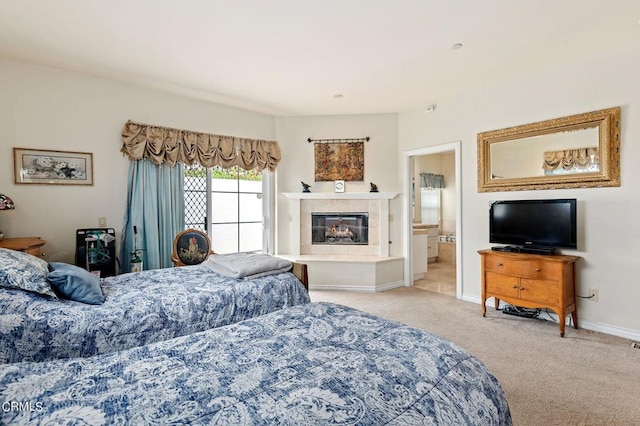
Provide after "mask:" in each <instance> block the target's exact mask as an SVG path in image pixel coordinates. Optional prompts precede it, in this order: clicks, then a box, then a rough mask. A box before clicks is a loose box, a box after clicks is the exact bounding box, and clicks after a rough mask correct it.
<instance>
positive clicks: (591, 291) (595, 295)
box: [587, 288, 600, 302]
mask: <svg viewBox="0 0 640 426" xmlns="http://www.w3.org/2000/svg"><path fill="white" fill-rule="evenodd" d="M589 296H593V297H590V298H589V299H587V300H590V301H592V302H599V301H600V292H598V289H597V288H590V289H589Z"/></svg>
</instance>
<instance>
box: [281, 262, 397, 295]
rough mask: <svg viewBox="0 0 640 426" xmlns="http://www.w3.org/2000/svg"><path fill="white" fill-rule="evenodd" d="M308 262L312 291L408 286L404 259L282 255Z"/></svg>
mask: <svg viewBox="0 0 640 426" xmlns="http://www.w3.org/2000/svg"><path fill="white" fill-rule="evenodd" d="M278 257H282V258H284V259H288V260H291V261H293V262H300V263H305V264H306V265H307V268H308V271H309V289H310V290H347V291H362V292H378V291H384V290H390V289H392V288H397V287H402V286H403V285H404V280H403V273H404V258H403V257H378V256H351V255H341V256H335V255H318V254H313V255H311V254H308V255H297V256H293V255H284V254H283V255H278Z"/></svg>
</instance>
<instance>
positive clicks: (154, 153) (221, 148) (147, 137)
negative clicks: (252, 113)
mask: <svg viewBox="0 0 640 426" xmlns="http://www.w3.org/2000/svg"><path fill="white" fill-rule="evenodd" d="M120 151H121V152H122V153H124V154H126V155H127V156H129V159H130V160H132V161H136V160H140V159H142V158H146V159H147V160H150V161H151V162H153V163H155V164H163V163H164V164H167V165H169V166H171V167H173V166H174V165H175V164H176V163H183V164H186V165H189V166H191V165H193V164H200V165H202V166H204V167H213V166H220V167H222V168H225V169H228V168H231V167H233V166H238V167H240V168H242V169H245V170H258V171H262V170H265V169H266V170H268V171H270V172H273V171H274V170H275V169H276V166H277V165H278V162H280V146H279V145H278V142H276V141H265V140H260V139H247V138H239V137H235V136H221V135H214V134H211V133H200V132H194V131H190V130H179V129H172V128H169V127H161V126H151V125H147V124H140V123H135V122H133V121H131V120H129V121H127V123H126V124H125V126H124V128H123V129H122V149H120Z"/></svg>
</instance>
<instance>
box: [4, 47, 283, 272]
mask: <svg viewBox="0 0 640 426" xmlns="http://www.w3.org/2000/svg"><path fill="white" fill-rule="evenodd" d="M0 93H1V94H2V95H1V96H0V154H1V155H0V192H1V193H4V194H7V195H9V196H10V197H11V198H12V199H13V200H14V202H15V203H16V210H14V211H11V212H3V213H1V214H0V229H1V230H2V231H3V232H4V234H5V236H6V237H22V236H40V237H42V238H44V239H46V240H47V244H46V245H45V246H44V251H45V253H47V256H46V258H47V260H49V261H54V260H55V261H64V262H73V259H74V250H75V230H76V229H79V228H89V227H97V226H98V217H99V216H106V217H107V225H108V226H109V227H112V228H115V230H116V231H117V233H118V240H119V238H120V231H121V228H122V219H123V216H124V212H125V203H126V196H127V171H128V166H129V160H128V159H127V158H125V157H123V156H122V154H121V153H120V147H121V146H122V140H121V136H120V135H121V132H122V128H123V126H124V124H125V123H126V121H127V120H129V119H131V120H133V121H137V122H141V123H147V124H155V125H161V126H167V127H176V128H180V129H190V130H196V131H204V132H211V133H217V134H223V135H232V136H241V137H248V138H258V139H268V140H274V139H275V118H274V117H272V116H268V115H264V114H259V113H254V112H249V111H244V110H240V109H235V108H229V107H225V106H220V105H215V104H211V103H207V102H202V101H197V100H193V99H188V98H184V97H180V96H173V95H169V94H165V93H161V92H157V91H153V90H147V89H143V88H139V87H135V86H131V85H127V84H123V83H118V82H115V81H111V80H106V79H100V78H95V77H91V76H88V75H85V74H80V73H72V72H67V71H62V70H58V69H53V68H47V67H41V66H36V65H31V64H27V63H23V62H16V61H10V60H5V59H0ZM13 147H22V148H37V149H52V150H65V151H66V150H68V151H84V152H91V153H93V160H94V182H95V183H94V185H93V186H88V187H84V186H59V185H57V186H54V185H16V184H14V183H13V175H12V170H13V160H12V148H13Z"/></svg>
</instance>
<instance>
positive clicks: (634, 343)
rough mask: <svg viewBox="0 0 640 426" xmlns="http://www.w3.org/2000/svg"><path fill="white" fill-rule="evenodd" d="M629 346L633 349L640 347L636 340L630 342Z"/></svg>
mask: <svg viewBox="0 0 640 426" xmlns="http://www.w3.org/2000/svg"><path fill="white" fill-rule="evenodd" d="M631 347H632V348H633V349H640V343H638V342H631Z"/></svg>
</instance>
